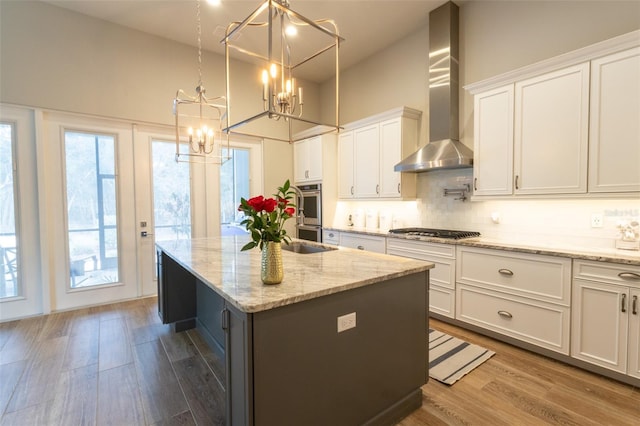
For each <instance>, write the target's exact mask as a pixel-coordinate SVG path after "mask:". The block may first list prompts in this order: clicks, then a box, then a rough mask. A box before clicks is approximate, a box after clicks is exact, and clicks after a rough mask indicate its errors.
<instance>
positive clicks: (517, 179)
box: [516, 175, 520, 189]
mask: <svg viewBox="0 0 640 426" xmlns="http://www.w3.org/2000/svg"><path fill="white" fill-rule="evenodd" d="M516 189H520V188H519V187H518V175H516Z"/></svg>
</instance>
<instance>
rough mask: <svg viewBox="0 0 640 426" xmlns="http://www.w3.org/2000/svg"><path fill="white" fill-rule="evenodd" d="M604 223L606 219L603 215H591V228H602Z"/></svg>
mask: <svg viewBox="0 0 640 426" xmlns="http://www.w3.org/2000/svg"><path fill="white" fill-rule="evenodd" d="M603 222H604V218H603V215H602V213H593V214H592V215H591V227H592V228H602V226H603Z"/></svg>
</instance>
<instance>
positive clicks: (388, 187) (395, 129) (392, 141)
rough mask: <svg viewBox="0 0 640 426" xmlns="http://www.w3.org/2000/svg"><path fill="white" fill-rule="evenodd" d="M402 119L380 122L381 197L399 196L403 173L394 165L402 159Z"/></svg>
mask: <svg viewBox="0 0 640 426" xmlns="http://www.w3.org/2000/svg"><path fill="white" fill-rule="evenodd" d="M401 156H402V119H400V118H394V119H392V120H387V121H383V122H382V123H380V197H385V198H399V197H400V195H401V188H400V183H401V176H402V175H401V173H400V172H396V171H394V170H393V167H394V166H395V165H396V164H398V163H399V162H400V161H401V160H402V157H401Z"/></svg>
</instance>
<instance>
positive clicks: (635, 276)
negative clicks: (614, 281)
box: [618, 272, 640, 280]
mask: <svg viewBox="0 0 640 426" xmlns="http://www.w3.org/2000/svg"><path fill="white" fill-rule="evenodd" d="M618 276H619V277H620V278H629V279H632V280H640V274H636V273H635V272H620V273H619V274H618Z"/></svg>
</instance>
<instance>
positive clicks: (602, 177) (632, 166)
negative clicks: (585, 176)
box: [589, 47, 640, 192]
mask: <svg viewBox="0 0 640 426" xmlns="http://www.w3.org/2000/svg"><path fill="white" fill-rule="evenodd" d="M590 124H591V129H590V150H589V191H590V192H626V191H640V47H637V48H635V49H629V50H626V51H624V52H620V53H616V54H613V55H609V56H605V57H602V58H598V59H595V60H593V61H592V62H591V117H590Z"/></svg>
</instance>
